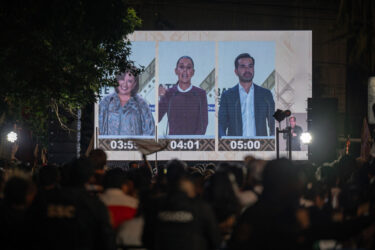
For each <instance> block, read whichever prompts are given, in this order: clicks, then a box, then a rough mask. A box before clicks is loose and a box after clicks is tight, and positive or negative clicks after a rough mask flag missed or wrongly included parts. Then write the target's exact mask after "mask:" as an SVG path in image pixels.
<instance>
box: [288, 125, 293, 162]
mask: <svg viewBox="0 0 375 250" xmlns="http://www.w3.org/2000/svg"><path fill="white" fill-rule="evenodd" d="M287 133H288V138H289V140H288V152H289V160H292V128H291V127H290V126H289V127H288V132H287Z"/></svg>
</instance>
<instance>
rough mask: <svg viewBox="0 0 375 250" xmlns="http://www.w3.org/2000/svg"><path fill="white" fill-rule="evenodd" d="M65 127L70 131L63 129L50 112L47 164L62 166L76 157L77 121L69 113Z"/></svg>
mask: <svg viewBox="0 0 375 250" xmlns="http://www.w3.org/2000/svg"><path fill="white" fill-rule="evenodd" d="M64 115H65V117H67V118H68V120H67V121H66V125H67V126H68V127H69V128H70V129H71V130H70V131H68V130H66V129H63V128H62V127H61V126H60V123H59V121H58V120H57V119H56V116H55V113H54V111H53V110H50V114H49V123H48V149H47V157H48V163H51V164H52V163H56V164H64V163H67V162H70V161H72V160H73V159H75V158H76V157H77V119H76V118H75V117H73V116H72V115H70V114H69V113H64Z"/></svg>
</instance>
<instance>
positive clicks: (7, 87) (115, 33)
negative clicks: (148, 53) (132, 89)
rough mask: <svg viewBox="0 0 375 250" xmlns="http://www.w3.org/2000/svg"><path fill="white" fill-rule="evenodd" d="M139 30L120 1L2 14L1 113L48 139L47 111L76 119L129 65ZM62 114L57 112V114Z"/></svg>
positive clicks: (14, 5) (87, 0) (62, 0)
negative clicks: (134, 36) (66, 113)
mask: <svg viewBox="0 0 375 250" xmlns="http://www.w3.org/2000/svg"><path fill="white" fill-rule="evenodd" d="M140 24H141V21H140V19H139V18H138V17H137V16H136V13H135V11H134V10H133V9H132V8H131V7H130V6H129V5H128V4H127V3H126V1H123V0H50V1H42V0H25V1H17V0H16V1H8V2H7V4H3V5H2V6H1V7H0V26H1V31H2V34H1V38H0V43H1V51H0V78H1V84H0V98H1V101H2V103H1V105H0V109H1V110H0V111H1V113H2V114H6V115H7V117H8V118H12V119H13V120H14V121H16V122H17V123H18V124H24V125H25V124H26V125H27V126H28V127H29V128H31V130H32V131H33V132H34V134H36V135H38V136H43V135H45V134H46V125H47V119H48V114H49V110H51V109H53V110H54V111H55V112H56V115H58V117H59V118H60V120H61V122H62V123H63V122H64V117H63V116H61V115H59V114H60V111H62V110H64V111H71V112H73V113H74V112H75V110H76V109H78V108H81V107H84V106H85V105H87V104H89V103H93V102H94V101H95V100H96V98H97V93H98V91H99V89H100V88H101V87H102V86H104V85H114V84H115V79H114V75H115V74H116V73H118V72H120V71H122V70H124V69H125V68H126V67H128V66H130V65H129V64H132V62H130V61H129V60H128V55H129V54H130V46H129V45H130V43H129V41H127V40H126V36H127V34H129V33H132V32H133V31H134V29H135V27H137V26H139V25H140ZM61 113H63V112H61Z"/></svg>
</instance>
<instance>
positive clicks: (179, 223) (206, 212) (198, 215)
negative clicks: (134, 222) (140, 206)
mask: <svg viewBox="0 0 375 250" xmlns="http://www.w3.org/2000/svg"><path fill="white" fill-rule="evenodd" d="M153 204H154V205H153V208H152V209H151V210H150V211H148V212H147V213H146V215H145V227H144V234H143V242H144V245H145V246H146V247H147V248H148V249H157V250H176V249H178V250H192V249H194V250H209V249H212V250H213V249H217V248H218V246H219V230H218V225H217V223H216V221H215V216H214V214H213V211H212V209H211V207H209V205H208V204H207V203H205V202H204V201H202V200H199V199H190V198H188V197H187V195H186V194H185V193H183V192H179V191H175V192H173V193H169V194H168V195H166V196H164V197H162V198H159V199H158V200H156V201H155V202H154V203H153Z"/></svg>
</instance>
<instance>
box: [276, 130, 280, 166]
mask: <svg viewBox="0 0 375 250" xmlns="http://www.w3.org/2000/svg"><path fill="white" fill-rule="evenodd" d="M279 133H280V130H279V128H277V127H276V159H279V158H280V147H279Z"/></svg>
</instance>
